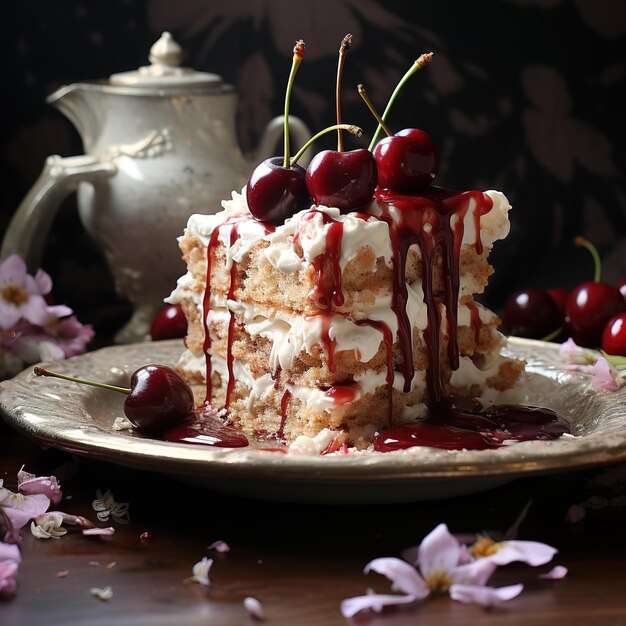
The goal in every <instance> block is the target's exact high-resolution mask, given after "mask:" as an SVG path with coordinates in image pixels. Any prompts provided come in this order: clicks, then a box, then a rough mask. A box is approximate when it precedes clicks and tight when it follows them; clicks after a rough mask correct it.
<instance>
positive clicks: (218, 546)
mask: <svg viewBox="0 0 626 626" xmlns="http://www.w3.org/2000/svg"><path fill="white" fill-rule="evenodd" d="M207 550H215V551H216V552H219V553H220V554H225V553H226V552H230V546H229V545H228V544H227V543H226V542H225V541H222V540H221V539H218V540H217V541H214V542H213V543H212V544H211V545H210V546H208V547H207Z"/></svg>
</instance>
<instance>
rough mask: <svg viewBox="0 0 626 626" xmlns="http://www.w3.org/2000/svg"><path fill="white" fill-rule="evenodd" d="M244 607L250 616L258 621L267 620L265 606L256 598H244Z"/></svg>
mask: <svg viewBox="0 0 626 626" xmlns="http://www.w3.org/2000/svg"><path fill="white" fill-rule="evenodd" d="M243 605H244V607H245V609H246V611H248V613H250V615H251V616H252V617H254V618H255V619H258V620H260V621H263V620H264V619H265V613H264V612H263V605H262V604H261V603H260V602H259V601H258V600H257V599H256V598H252V597H250V596H248V597H247V598H244V599H243Z"/></svg>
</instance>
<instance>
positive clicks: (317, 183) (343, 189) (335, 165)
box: [306, 148, 377, 211]
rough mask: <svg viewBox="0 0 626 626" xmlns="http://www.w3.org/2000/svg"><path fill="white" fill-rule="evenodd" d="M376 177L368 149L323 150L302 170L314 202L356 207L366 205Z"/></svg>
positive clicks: (349, 207)
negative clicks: (346, 150) (304, 172)
mask: <svg viewBox="0 0 626 626" xmlns="http://www.w3.org/2000/svg"><path fill="white" fill-rule="evenodd" d="M376 181H377V167H376V161H375V160H374V157H373V155H372V153H371V152H370V151H369V150H365V149H364V148H361V149H359V150H350V151H348V152H339V151H337V150H324V151H323V152H320V153H319V154H316V155H315V156H314V157H313V160H312V161H311V163H309V167H308V168H307V170H306V186H307V188H308V190H309V193H310V194H311V197H312V198H313V201H314V202H315V204H318V205H319V204H322V205H324V206H330V207H337V208H338V209H340V210H341V211H356V210H358V209H362V208H363V207H365V206H367V205H368V204H369V203H370V202H371V200H372V196H373V194H374V189H375V188H376Z"/></svg>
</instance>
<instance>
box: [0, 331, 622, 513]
mask: <svg viewBox="0 0 626 626" xmlns="http://www.w3.org/2000/svg"><path fill="white" fill-rule="evenodd" d="M507 350H508V351H509V352H510V353H512V354H513V355H516V356H519V357H522V358H524V359H526V361H527V364H528V365H527V368H526V371H527V374H526V377H527V388H528V403H529V404H533V405H538V406H546V407H549V408H551V409H554V410H555V411H557V412H558V413H560V414H561V415H562V416H563V417H564V418H565V419H566V420H567V421H568V423H569V424H570V427H571V430H572V433H573V435H575V436H566V437H562V438H561V439H558V440H556V441H529V442H523V443H517V444H514V445H511V446H508V447H505V448H500V449H497V450H480V451H466V450H463V451H452V452H451V451H446V450H436V449H432V448H411V449H409V450H403V451H398V452H393V453H385V454H382V453H375V452H373V453H361V454H355V455H347V456H324V457H317V456H316V457H302V456H288V455H284V454H276V453H272V452H262V451H259V450H255V449H251V448H238V449H224V448H207V447H203V446H196V445H189V444H182V443H168V442H164V441H158V440H155V439H149V438H146V437H142V436H139V435H137V434H135V433H134V432H132V431H129V430H123V431H118V430H115V429H114V428H113V423H114V420H115V418H116V417H120V416H123V406H122V405H123V400H124V396H123V395H121V394H117V393H115V392H110V391H105V390H101V389H96V388H93V387H87V386H83V385H76V384H72V383H67V382H64V381H61V380H58V379H53V378H41V377H37V376H35V375H34V374H33V373H32V369H30V368H29V369H28V370H26V371H24V372H22V373H21V374H19V375H18V376H16V377H15V378H13V379H11V380H9V381H5V382H3V383H0V410H1V412H2V415H3V417H4V419H5V420H6V421H7V422H8V423H9V424H10V425H12V426H13V427H15V428H16V429H17V430H19V431H21V432H22V433H24V434H25V435H27V436H29V437H31V438H33V439H35V440H36V441H37V442H39V443H40V444H42V445H46V446H52V447H56V448H60V449H63V450H66V451H68V452H72V453H75V454H78V455H83V456H87V457H90V458H93V459H98V460H102V461H107V462H110V463H116V464H119V465H125V466H131V467H136V468H140V469H143V470H149V471H154V472H160V473H164V474H169V475H173V476H177V477H179V478H180V479H182V480H186V481H190V482H193V483H196V484H198V485H201V486H203V487H207V488H210V489H214V490H217V491H223V492H228V493H233V494H239V495H244V496H251V497H256V498H265V499H272V500H283V501H300V502H327V503H332V502H341V503H382V502H410V501H419V500H429V499H436V498H445V497H452V496H457V495H461V494H468V493H472V492H476V491H480V490H484V489H488V488H491V487H495V486H498V485H501V484H504V483H506V482H509V481H511V480H514V479H515V478H519V477H522V476H528V475H533V474H537V473H547V472H554V471H567V470H572V469H580V468H583V467H591V466H597V465H603V464H609V463H615V462H619V461H624V460H626V387H624V388H622V389H621V390H620V391H619V392H616V393H611V392H603V391H595V390H593V389H592V388H591V387H590V377H589V376H588V375H586V374H580V373H577V372H569V371H566V370H565V369H564V367H563V363H562V361H561V360H560V358H559V355H558V346H556V345H555V344H548V343H543V342H539V341H530V340H523V339H511V340H510V341H509V344H508V348H507ZM181 351H182V343H181V342H180V341H162V342H153V343H149V342H146V343H141V344H134V345H128V346H115V347H110V348H104V349H102V350H98V351H95V352H91V353H88V354H85V355H81V356H78V357H74V358H71V359H67V360H65V361H60V362H58V363H54V364H53V365H52V364H51V365H50V368H51V369H54V370H56V371H59V372H61V373H65V374H70V375H74V376H79V377H82V378H90V379H92V380H100V381H104V382H109V383H113V384H118V385H127V384H128V380H129V374H130V373H131V372H133V371H134V370H135V369H137V368H138V367H141V366H142V365H146V364H147V363H164V364H169V365H172V364H174V363H175V362H176V360H177V358H178V356H179V355H180V353H181Z"/></svg>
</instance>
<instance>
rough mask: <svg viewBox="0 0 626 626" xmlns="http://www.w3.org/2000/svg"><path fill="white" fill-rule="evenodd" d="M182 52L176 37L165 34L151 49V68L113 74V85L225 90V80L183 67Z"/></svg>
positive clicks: (110, 78)
mask: <svg viewBox="0 0 626 626" xmlns="http://www.w3.org/2000/svg"><path fill="white" fill-rule="evenodd" d="M182 56H183V50H182V48H181V47H180V46H179V45H178V43H176V41H174V38H173V37H172V35H171V34H170V33H168V32H164V33H163V34H162V35H161V37H160V38H159V40H158V41H157V42H156V43H154V44H153V46H152V47H151V48H150V55H149V57H148V59H149V61H150V65H144V66H143V67H140V68H139V69H137V70H134V71H131V72H120V73H118V74H112V75H111V76H110V77H109V80H110V82H111V84H112V85H121V86H126V87H158V88H166V89H167V88H168V87H174V88H177V89H180V88H181V87H183V88H184V87H191V88H195V87H212V88H219V87H221V86H222V77H221V76H219V75H218V74H210V73H208V72H196V71H195V70H193V69H191V68H188V67H180V62H181V59H182Z"/></svg>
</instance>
